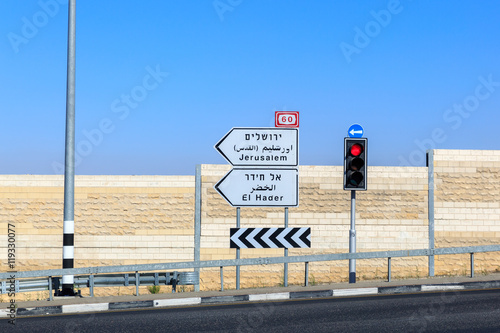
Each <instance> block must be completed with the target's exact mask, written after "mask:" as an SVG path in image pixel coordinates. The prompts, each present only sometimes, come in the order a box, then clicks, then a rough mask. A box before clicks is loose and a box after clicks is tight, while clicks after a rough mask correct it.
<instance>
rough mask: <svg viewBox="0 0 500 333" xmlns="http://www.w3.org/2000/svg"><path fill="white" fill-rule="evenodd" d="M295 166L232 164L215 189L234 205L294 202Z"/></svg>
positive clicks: (279, 204)
mask: <svg viewBox="0 0 500 333" xmlns="http://www.w3.org/2000/svg"><path fill="white" fill-rule="evenodd" d="M298 183H299V172H298V170H297V169H250V168H234V169H232V170H231V171H229V172H228V173H227V174H226V175H225V176H224V178H222V179H221V180H220V181H219V182H218V183H217V184H216V185H215V189H216V190H217V192H219V193H220V195H222V196H223V197H224V199H226V200H227V202H229V204H230V205H231V206H235V207H244V206H250V207H261V206H276V207H286V206H298V205H299V187H298Z"/></svg>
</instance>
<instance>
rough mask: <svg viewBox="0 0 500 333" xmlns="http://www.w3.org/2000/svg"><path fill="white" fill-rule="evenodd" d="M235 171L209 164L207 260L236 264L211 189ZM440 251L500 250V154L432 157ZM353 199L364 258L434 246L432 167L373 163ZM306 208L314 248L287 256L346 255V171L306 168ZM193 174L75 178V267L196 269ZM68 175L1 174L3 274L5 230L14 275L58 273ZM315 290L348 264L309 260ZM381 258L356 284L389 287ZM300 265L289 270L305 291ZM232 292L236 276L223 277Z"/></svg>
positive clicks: (481, 261) (257, 216)
mask: <svg viewBox="0 0 500 333" xmlns="http://www.w3.org/2000/svg"><path fill="white" fill-rule="evenodd" d="M229 170H230V166H228V165H202V230H201V232H202V234H201V235H202V237H201V260H212V259H233V258H235V257H236V250H234V249H230V248H229V230H230V228H232V227H235V226H236V208H234V207H231V206H230V205H229V204H228V203H227V202H226V201H225V200H224V199H223V198H222V197H221V196H220V195H219V194H218V193H217V192H216V191H215V190H214V188H213V186H214V184H215V183H216V182H217V181H218V180H219V179H220V178H222V177H223V176H224V175H225V174H226V173H227V172H228V171H229ZM434 171H435V174H434V176H435V184H434V188H435V195H434V199H435V245H436V247H450V246H469V245H481V244H500V204H499V203H500V200H499V198H500V151H451V150H436V151H434ZM368 177H369V179H368V184H369V185H368V191H358V192H357V207H356V231H357V250H358V251H359V252H361V251H381V250H405V249H424V248H428V246H429V242H428V210H427V205H428V179H427V178H428V169H427V168H426V167H369V170H368ZM299 182H300V191H299V192H300V193H299V197H300V205H299V207H292V208H289V227H310V228H311V232H312V235H311V241H312V242H311V243H312V248H311V249H290V250H289V255H290V256H293V255H299V254H303V255H306V254H321V253H345V252H348V251H349V224H350V219H349V213H350V192H349V191H344V190H343V189H342V167H340V166H301V167H300V168H299ZM194 183H195V182H194V176H179V177H177V176H77V177H76V193H75V267H85V266H102V265H123V264H143V263H156V262H173V261H191V260H193V258H194V248H193V247H194V215H195V214H194V200H195V184H194ZM62 216H63V177H62V176H36V175H0V230H1V231H0V270H1V271H4V272H5V271H7V226H8V224H9V223H12V224H14V225H15V229H16V251H17V252H16V264H17V267H16V268H17V270H19V271H21V270H33V269H51V268H60V267H61V265H62V228H63V218H62ZM283 225H284V208H241V227H282V226H283ZM282 255H283V250H282V249H268V250H266V249H242V250H241V257H242V258H249V257H266V256H282ZM499 258H500V256H499V255H498V254H477V255H476V258H475V259H476V272H479V273H480V272H489V271H495V270H500V266H499ZM468 265H469V258H468V255H456V256H441V257H437V258H436V274H437V275H442V274H455V275H457V274H462V275H463V274H469V272H470V271H469V267H468ZM392 268H393V278H404V277H416V276H425V275H426V274H427V258H426V257H419V258H394V259H393V260H392ZM309 272H310V276H309V278H310V281H311V282H312V283H325V282H334V281H347V280H348V261H334V262H321V263H311V264H310V267H309ZM386 274H387V262H386V260H383V259H377V260H358V261H357V277H358V278H360V279H374V278H380V279H382V278H383V279H385V278H386ZM303 280H304V264H293V265H289V283H290V284H302V283H303ZM219 281H220V280H219V269H218V268H215V269H203V270H202V274H201V286H200V287H201V289H202V290H204V289H205V290H206V289H218V288H220V282H219ZM224 281H225V287H226V288H234V287H235V269H234V268H227V269H225V271H224ZM282 282H283V265H272V266H250V267H242V276H241V286H242V288H245V287H260V286H270V285H279V284H280V283H282Z"/></svg>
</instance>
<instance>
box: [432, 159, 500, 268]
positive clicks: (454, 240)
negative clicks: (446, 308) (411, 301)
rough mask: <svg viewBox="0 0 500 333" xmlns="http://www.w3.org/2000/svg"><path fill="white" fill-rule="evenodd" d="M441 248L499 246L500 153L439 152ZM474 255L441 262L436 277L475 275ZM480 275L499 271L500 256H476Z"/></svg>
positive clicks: (437, 220)
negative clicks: (472, 258)
mask: <svg viewBox="0 0 500 333" xmlns="http://www.w3.org/2000/svg"><path fill="white" fill-rule="evenodd" d="M434 182H435V189H434V190H435V195H434V200H435V203H434V207H435V213H434V214H435V245H436V247H453V246H473V245H487V244H500V151H498V150H434ZM468 260H469V255H453V256H440V257H437V258H436V274H464V272H466V273H467V274H470V264H469V262H468ZM474 261H475V269H476V271H479V272H488V271H495V270H496V271H500V255H499V254H498V253H477V254H475V258H474Z"/></svg>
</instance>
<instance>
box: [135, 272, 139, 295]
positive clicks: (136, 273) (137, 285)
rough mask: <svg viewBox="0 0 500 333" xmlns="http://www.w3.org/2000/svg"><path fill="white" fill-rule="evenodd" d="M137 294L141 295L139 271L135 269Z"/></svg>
mask: <svg viewBox="0 0 500 333" xmlns="http://www.w3.org/2000/svg"><path fill="white" fill-rule="evenodd" d="M135 296H139V272H138V271H135Z"/></svg>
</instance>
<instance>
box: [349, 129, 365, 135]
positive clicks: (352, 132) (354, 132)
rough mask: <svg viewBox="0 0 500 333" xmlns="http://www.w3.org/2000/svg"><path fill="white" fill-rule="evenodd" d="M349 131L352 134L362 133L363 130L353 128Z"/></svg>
mask: <svg viewBox="0 0 500 333" xmlns="http://www.w3.org/2000/svg"><path fill="white" fill-rule="evenodd" d="M349 133H350V134H351V135H354V134H363V131H355V130H354V129H352V130H351V131H350V132H349Z"/></svg>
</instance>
